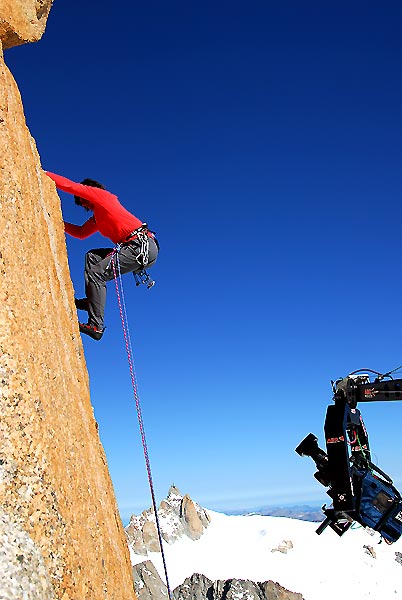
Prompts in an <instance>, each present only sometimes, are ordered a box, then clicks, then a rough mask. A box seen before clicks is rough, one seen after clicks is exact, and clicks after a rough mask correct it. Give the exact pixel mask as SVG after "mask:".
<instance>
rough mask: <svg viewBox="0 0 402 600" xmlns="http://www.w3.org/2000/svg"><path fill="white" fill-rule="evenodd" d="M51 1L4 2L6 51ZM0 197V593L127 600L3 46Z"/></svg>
mask: <svg viewBox="0 0 402 600" xmlns="http://www.w3.org/2000/svg"><path fill="white" fill-rule="evenodd" d="M50 5H51V2H50V1H46V0H37V1H36V2H34V1H33V0H26V2H25V1H24V0H6V1H5V2H4V0H2V2H1V4H0V23H1V29H0V31H1V38H2V40H4V43H5V46H8V45H10V44H11V43H19V42H15V40H19V41H22V40H24V39H36V38H37V37H39V31H40V29H41V28H42V25H43V27H44V19H45V16H46V14H47V12H48V10H49V8H50ZM35 19H36V21H35ZM40 23H41V26H40V27H39V24H40ZM24 27H25V29H24ZM35 27H36V29H35ZM33 29H35V31H33ZM27 51H28V49H27ZM0 200H1V211H0V231H1V237H0V277H1V288H0V294H1V296H0V300H1V301H0V411H1V420H0V539H1V546H2V547H1V552H0V573H1V574H0V585H1V586H2V587H1V588H0V597H1V598H7V600H21V599H22V598H24V599H26V600H34V599H35V600H48V599H49V600H50V599H53V598H55V599H56V598H57V599H59V600H78V599H80V600H81V599H85V600H101V599H107V598H110V599H113V600H132V599H134V598H135V593H134V587H133V579H132V567H131V564H130V559H129V552H128V547H127V543H126V540H125V536H124V530H123V527H122V525H121V521H120V518H119V513H118V509H117V504H116V500H115V496H114V491H113V487H112V484H111V480H110V476H109V473H108V468H107V464H106V458H105V454H104V451H103V448H102V446H101V443H100V440H99V436H98V431H97V424H96V422H95V419H94V415H93V409H92V407H91V403H90V397H89V382H88V374H87V369H86V365H85V359H84V354H83V348H82V343H81V339H80V334H79V330H78V321H77V316H76V311H75V307H74V295H73V288H72V284H71V279H70V274H69V268H68V262H67V254H66V244H65V238H64V228H63V222H62V216H61V210H60V201H59V198H58V196H57V193H56V190H55V186H54V184H53V182H52V181H51V180H50V179H49V178H48V177H47V176H46V175H45V174H44V172H43V171H42V169H41V165H40V159H39V156H38V152H37V149H36V145H35V142H34V140H33V139H32V137H31V135H30V133H29V131H28V129H27V127H26V124H25V117H24V112H23V107H22V102H21V98H20V94H19V91H18V89H17V86H16V84H15V81H14V79H13V77H12V75H11V74H10V72H9V70H8V69H7V67H6V65H5V63H4V58H3V53H2V52H1V48H0Z"/></svg>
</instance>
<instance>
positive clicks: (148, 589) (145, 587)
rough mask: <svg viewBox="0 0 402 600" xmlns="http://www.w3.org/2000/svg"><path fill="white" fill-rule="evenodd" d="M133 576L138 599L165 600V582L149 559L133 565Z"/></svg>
mask: <svg viewBox="0 0 402 600" xmlns="http://www.w3.org/2000/svg"><path fill="white" fill-rule="evenodd" d="M133 576H134V587H135V591H136V594H137V598H138V600H167V598H168V591H167V587H166V584H165V583H164V582H163V581H162V579H161V578H160V576H159V573H158V571H157V570H156V568H155V567H154V565H153V563H152V562H151V561H150V560H146V561H144V562H142V563H139V564H138V565H134V566H133Z"/></svg>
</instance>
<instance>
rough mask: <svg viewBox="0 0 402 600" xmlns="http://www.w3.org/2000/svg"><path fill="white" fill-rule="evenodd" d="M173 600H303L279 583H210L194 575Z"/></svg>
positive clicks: (181, 586)
mask: <svg viewBox="0 0 402 600" xmlns="http://www.w3.org/2000/svg"><path fill="white" fill-rule="evenodd" d="M173 599H174V600H303V596H302V595H301V594H297V593H295V592H289V591H288V590H286V589H285V588H284V587H282V586H281V585H279V583H274V582H273V581H265V582H264V583H254V582H253V581H247V580H242V579H229V580H227V581H211V580H210V579H208V577H205V575H200V574H199V573H195V574H194V575H192V576H191V577H188V578H187V579H186V580H185V581H184V582H183V583H182V584H181V585H179V586H178V587H177V588H176V589H175V590H174V591H173Z"/></svg>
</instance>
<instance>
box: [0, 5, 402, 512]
mask: <svg viewBox="0 0 402 600" xmlns="http://www.w3.org/2000/svg"><path fill="white" fill-rule="evenodd" d="M401 18H402V7H401V4H400V2H396V1H389V2H385V3H381V4H380V3H378V2H377V1H373V0H371V1H370V0H369V1H367V0H365V1H356V2H354V1H353V2H345V1H337V2H325V3H323V2H318V1H312V2H304V3H301V2H298V1H296V0H294V1H292V2H291V1H287V0H284V1H281V2H272V1H271V2H269V1H256V0H249V1H248V2H236V1H233V0H232V1H230V2H226V1H225V2H223V1H222V2H221V1H214V2H211V1H209V0H207V1H203V2H199V1H194V2H188V1H178V0H172V1H170V2H166V1H165V0H163V1H162V0H149V1H147V2H131V1H129V0H122V1H120V2H118V3H115V4H114V5H113V4H110V2H104V1H102V0H100V1H97V2H95V1H94V0H90V1H88V2H82V1H81V0H56V2H55V4H54V6H53V8H52V11H51V13H50V17H49V21H48V27H47V30H46V33H45V35H44V37H43V39H42V40H41V41H40V42H38V43H36V44H31V45H28V46H22V47H19V48H14V49H11V50H9V51H7V52H6V53H5V58H6V62H7V64H8V66H9V67H10V69H11V71H12V72H13V74H14V76H15V78H16V80H17V82H18V84H19V87H20V90H21V93H22V98H23V102H24V105H25V111H26V116H27V122H28V126H29V128H30V130H31V132H32V134H33V136H34V138H35V139H36V142H37V146H38V149H39V153H40V155H41V159H42V164H43V166H44V168H45V169H48V170H50V171H54V172H56V173H60V174H62V175H65V176H67V177H69V178H71V179H74V180H76V181H79V180H81V179H83V178H84V177H92V178H95V179H98V180H100V181H102V182H103V183H104V184H105V186H106V187H107V188H108V189H110V190H111V191H113V192H114V193H116V194H118V196H119V197H120V200H121V201H122V203H123V204H124V205H125V206H126V207H127V208H128V209H129V210H131V211H132V212H134V213H135V214H136V215H137V216H139V217H140V218H142V219H143V220H146V221H147V222H148V223H149V224H150V226H151V227H152V228H153V229H155V230H156V231H157V232H158V237H159V240H160V243H161V253H160V258H159V261H158V263H157V264H156V265H155V267H154V268H153V276H154V278H155V279H156V280H157V285H156V286H155V287H154V288H153V289H152V290H151V291H147V290H146V289H145V288H141V289H136V288H135V287H134V282H133V280H132V277H131V276H130V275H129V276H126V277H125V278H124V286H125V292H126V299H127V303H128V310H129V319H130V327H131V332H132V336H133V343H134V353H135V363H136V369H137V375H138V381H139V391H140V396H141V403H142V410H143V418H144V422H145V429H146V434H147V439H148V445H149V453H150V459H151V465H152V472H153V478H154V483H155V488H156V494H157V499H158V500H160V499H161V498H162V497H164V496H165V494H166V492H167V490H168V487H169V485H170V484H171V483H172V482H174V483H175V484H176V485H177V486H178V487H179V488H180V489H181V490H182V491H183V492H188V493H190V494H191V496H192V497H193V498H194V499H196V500H198V501H199V502H201V503H202V504H204V505H205V506H207V507H209V508H225V509H227V508H233V509H234V508H241V507H247V506H256V505H261V504H278V503H284V502H299V501H305V500H309V499H313V500H314V499H315V500H317V501H321V500H323V499H324V498H325V491H324V488H322V487H320V486H319V484H318V483H317V482H316V481H315V480H314V479H313V471H314V465H313V463H312V462H311V461H310V460H308V459H304V460H302V459H301V458H299V457H298V456H297V455H296V454H295V452H294V448H295V446H296V445H297V444H298V443H299V441H300V440H301V439H302V438H303V437H304V436H305V435H306V434H307V433H308V432H309V431H312V432H314V433H315V434H316V435H317V436H318V437H319V440H320V443H321V445H323V443H324V441H323V421H324V416H325V410H326V406H327V404H328V403H330V401H331V387H330V380H331V379H336V378H338V377H341V376H344V375H346V374H347V373H349V372H350V371H352V370H355V369H357V368H360V367H365V368H373V369H377V370H379V371H386V370H389V369H391V368H393V367H397V366H398V365H400V364H402V335H401V332H402V325H401V323H400V321H401V318H400V317H401V312H402V311H401V303H402V301H401V294H402V277H401V269H402V260H401V244H400V239H401V231H402V219H401V217H402V206H401V183H402V182H401V150H402V116H401V106H402V81H401V72H402V19H401ZM61 196H62V207H63V213H64V215H65V218H66V219H67V220H70V221H72V222H75V223H82V222H83V221H84V219H85V218H86V214H85V213H84V211H83V210H82V209H80V208H78V207H76V206H74V203H73V199H72V197H69V196H68V195H66V194H61ZM104 245H108V243H107V242H106V241H105V240H104V239H103V238H101V236H97V235H96V236H93V237H92V238H89V239H88V240H85V241H80V240H76V239H73V238H68V240H67V246H68V252H69V260H70V266H71V275H72V280H73V283H74V286H75V290H76V294H77V296H78V297H80V296H82V295H83V277H82V266H83V260H84V254H85V251H86V250H87V249H89V248H91V247H99V246H104ZM106 324H107V326H108V329H107V331H106V333H105V336H104V338H103V340H102V341H101V342H99V343H97V342H94V341H93V340H91V339H84V346H85V354H86V358H87V363H88V369H89V374H90V379H91V388H92V402H93V405H94V409H95V415H96V418H97V420H98V422H99V427H100V433H101V438H102V442H103V444H104V447H105V450H106V454H107V457H108V461H109V466H110V471H111V474H112V479H113V481H114V485H115V489H116V493H117V498H118V502H119V505H120V508H121V513H122V516H123V518H124V519H125V518H126V517H127V516H128V515H129V514H130V513H131V512H138V511H140V510H142V509H144V508H147V507H148V506H150V497H149V490H148V482H147V477H146V471H145V466H144V459H143V455H142V448H141V442H140V436H139V431H138V425H137V422H136V414H135V406H134V401H133V397H132V393H131V387H130V378H129V372H128V367H127V362H126V356H125V349H124V343H123V336H122V333H121V329H120V321H119V315H118V310H117V304H116V298H115V293H114V288H113V284H111V285H110V287H109V295H108V304H107V312H106ZM360 408H361V410H362V413H363V416H364V418H365V421H366V425H367V427H368V430H369V434H370V439H371V445H372V450H373V454H374V458H375V459H377V460H378V464H379V466H380V467H381V468H383V469H384V470H385V471H388V472H389V473H390V475H391V476H393V477H394V479H395V481H396V482H397V483H399V485H402V467H401V463H400V456H401V450H402V446H401V425H402V404H400V403H395V404H391V403H389V404H382V405H381V404H372V405H366V406H365V405H361V406H360Z"/></svg>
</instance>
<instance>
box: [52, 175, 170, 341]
mask: <svg viewBox="0 0 402 600" xmlns="http://www.w3.org/2000/svg"><path fill="white" fill-rule="evenodd" d="M46 174H47V175H48V176H49V177H50V178H51V179H53V181H54V182H55V183H56V186H57V188H58V189H59V190H62V191H63V192H67V193H69V194H73V195H74V198H75V203H76V204H78V205H79V206H82V207H83V208H85V209H86V210H88V211H92V212H93V215H92V217H90V218H89V219H88V220H87V221H86V222H85V223H84V224H83V225H73V224H72V223H66V222H65V223H64V228H65V231H66V233H68V234H69V235H72V236H73V237H76V238H79V239H84V238H87V237H88V236H90V235H92V234H93V233H96V232H99V233H101V234H102V235H103V236H105V237H107V238H109V239H110V240H111V241H112V242H113V243H114V244H115V248H97V249H95V250H90V251H89V252H87V254H86V258H85V271H84V278H85V294H86V297H85V298H81V299H77V298H76V299H75V304H76V307H77V308H78V309H79V310H85V311H87V312H88V322H87V323H80V324H79V326H80V331H81V333H85V334H86V335H89V336H90V337H91V338H93V339H95V340H100V339H101V337H102V335H103V332H104V324H103V317H104V312H105V302H106V283H107V282H108V281H110V280H111V279H113V278H114V276H115V270H114V268H113V266H114V261H115V260H116V263H117V264H118V265H119V272H120V273H121V274H125V273H131V272H132V273H140V272H142V271H143V270H144V269H145V268H147V269H149V267H151V266H152V265H153V264H154V263H155V261H156V259H157V257H158V250H159V246H158V242H157V241H156V238H155V236H154V234H153V233H152V232H151V231H149V229H148V226H147V225H146V223H143V222H142V221H140V220H139V219H138V218H137V217H135V216H134V215H133V214H131V213H130V212H129V211H128V210H126V209H125V208H124V207H123V206H122V205H121V204H120V202H119V200H118V198H117V196H115V195H114V194H111V193H110V192H108V191H107V190H106V189H105V188H104V187H103V185H102V184H101V183H99V182H97V181H95V180H93V179H84V180H83V181H82V182H81V183H75V182H74V181H70V180H69V179H67V178H66V177H62V176H60V175H56V174H54V173H49V172H48V171H47V172H46Z"/></svg>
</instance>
